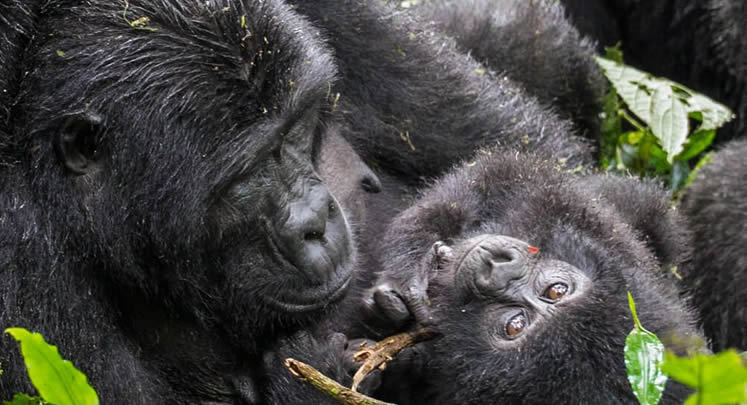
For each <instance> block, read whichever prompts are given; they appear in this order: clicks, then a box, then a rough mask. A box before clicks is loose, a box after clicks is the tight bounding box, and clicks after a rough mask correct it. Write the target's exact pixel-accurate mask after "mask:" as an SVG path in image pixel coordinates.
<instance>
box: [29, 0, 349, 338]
mask: <svg viewBox="0 0 747 405" xmlns="http://www.w3.org/2000/svg"><path fill="white" fill-rule="evenodd" d="M125 4H126V5H127V6H126V8H125V9H124V13H125V17H126V18H122V14H123V6H122V4H121V3H117V2H108V1H92V2H89V3H87V4H86V6H85V7H76V6H70V5H67V3H65V2H60V3H59V4H57V6H56V7H49V8H48V9H47V10H45V16H44V18H45V21H47V22H48V23H46V24H44V27H45V28H44V29H45V30H46V31H48V32H43V33H40V34H39V35H40V36H39V38H44V41H39V42H38V43H36V44H34V46H35V48H34V50H33V52H32V53H33V54H34V55H36V57H37V58H38V61H37V63H35V64H33V66H34V68H33V69H32V70H31V71H30V73H29V76H28V80H26V81H25V82H24V87H23V90H22V92H21V96H20V97H19V98H20V100H21V101H20V102H19V105H18V111H17V113H18V116H19V117H20V116H22V117H23V118H24V119H19V120H18V121H17V122H18V125H19V127H18V128H17V129H16V131H15V133H18V134H29V136H26V137H23V139H21V140H19V143H21V144H23V143H27V144H26V145H22V146H19V150H24V151H28V153H29V157H28V161H29V162H32V163H30V164H31V168H30V170H35V171H37V172H38V173H39V177H40V178H41V177H44V178H45V179H48V180H49V182H48V183H44V184H42V183H39V184H37V186H38V187H39V190H38V194H39V195H41V196H42V200H43V199H48V200H49V201H46V202H44V201H42V202H40V204H42V206H45V207H51V206H62V207H66V208H65V209H66V210H67V211H66V212H67V213H65V214H61V217H66V218H67V221H69V224H62V225H61V226H59V227H57V228H56V229H58V230H59V232H60V234H61V235H67V234H69V233H73V234H75V235H76V238H75V240H78V241H86V246H87V248H89V249H91V251H92V253H87V254H86V255H82V256H81V257H88V258H90V260H88V261H85V262H84V263H82V264H81V267H83V268H84V271H86V270H88V269H90V270H91V271H94V270H95V271H96V274H101V275H104V276H105V277H108V278H110V279H112V280H114V282H115V283H116V285H117V286H119V288H120V290H121V291H122V295H123V296H141V295H144V296H145V297H146V298H147V299H151V300H153V301H154V302H155V303H157V305H159V306H166V307H170V308H171V309H170V310H177V311H178V312H179V313H187V314H190V316H194V317H195V318H196V320H197V321H198V322H206V323H209V324H208V325H207V327H216V325H217V327H220V328H227V329H228V330H229V331H230V332H229V334H230V335H231V336H235V337H236V338H237V339H238V340H239V341H240V342H241V344H243V345H251V343H252V341H253V339H254V337H256V336H261V337H262V339H263V340H270V339H271V338H272V336H270V334H269V332H268V331H273V332H272V333H279V332H278V331H286V330H292V329H293V328H294V327H297V326H298V325H302V324H305V323H308V322H312V321H313V319H314V317H313V316H309V315H310V314H312V313H318V312H320V311H319V310H320V309H322V308H325V307H327V306H329V304H330V303H332V302H334V301H336V300H337V299H339V298H340V297H341V296H342V295H343V293H344V292H345V291H346V288H347V285H348V282H349V280H350V278H351V275H352V265H351V262H352V260H353V255H354V251H353V246H352V244H351V239H350V232H349V230H348V225H347V223H346V219H345V216H344V215H343V213H342V211H341V210H340V207H339V205H338V203H337V202H336V200H335V198H334V196H332V195H331V194H330V192H329V191H328V189H327V188H326V186H325V185H324V183H323V182H322V181H321V179H320V176H319V175H318V174H317V168H316V166H317V163H318V160H319V158H318V156H319V154H320V152H319V145H320V143H321V139H322V138H323V137H324V134H325V132H326V131H327V128H328V126H329V124H328V123H329V121H330V120H331V116H330V113H329V107H328V102H327V100H326V97H327V96H326V95H327V92H328V90H329V87H330V86H331V83H332V82H333V80H334V76H335V68H334V65H333V63H332V61H331V60H332V59H331V56H330V54H329V52H328V51H327V50H326V49H325V48H324V47H323V46H322V45H321V44H320V42H319V41H318V40H316V39H315V38H314V36H315V31H314V29H313V28H312V27H310V26H309V25H308V24H307V23H306V22H305V21H303V20H302V19H301V18H300V17H298V16H297V15H296V14H295V13H293V12H292V11H291V10H290V9H289V8H288V7H287V6H286V5H285V4H284V3H281V2H248V1H238V0H237V1H228V0H227V1H214V2H213V1H209V2H202V1H199V2H198V1H187V2H184V1H166V2H154V1H148V0H131V1H129V2H127V3H125ZM253 16H256V18H255V17H253ZM141 17H148V20H147V27H139V28H138V27H133V26H130V25H129V24H128V21H132V20H135V19H137V18H141ZM102 44H105V47H106V51H104V50H103V49H102ZM81 72H85V74H82V73H81ZM32 168H33V169H32ZM52 189H54V190H52ZM61 237H62V238H64V236H61ZM71 243H73V245H74V246H81V245H79V244H78V242H75V241H72V242H71ZM211 325H212V326H211ZM279 325H280V327H279Z"/></svg>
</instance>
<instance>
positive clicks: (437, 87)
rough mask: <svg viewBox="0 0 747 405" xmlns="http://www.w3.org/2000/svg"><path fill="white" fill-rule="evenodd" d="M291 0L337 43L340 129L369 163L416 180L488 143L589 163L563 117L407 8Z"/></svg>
mask: <svg viewBox="0 0 747 405" xmlns="http://www.w3.org/2000/svg"><path fill="white" fill-rule="evenodd" d="M292 3H293V4H294V6H295V9H296V10H297V11H299V12H301V13H302V14H304V15H306V16H307V17H308V18H309V19H310V20H311V21H312V23H314V24H315V25H316V26H317V27H319V28H320V29H321V30H322V32H323V35H324V36H325V38H326V40H327V42H328V43H329V45H330V46H331V47H332V48H333V50H334V53H335V56H336V60H337V62H338V68H339V72H340V80H339V82H338V86H337V87H336V88H335V89H334V90H335V91H339V93H340V100H339V103H338V107H339V109H340V111H341V112H342V114H343V116H344V117H345V119H346V121H347V123H348V127H347V130H346V131H345V132H344V134H343V135H344V136H345V137H346V138H347V139H348V140H349V141H350V142H351V144H352V145H353V146H354V147H355V149H356V150H357V151H358V152H359V153H360V154H361V155H362V157H363V159H364V161H365V162H368V163H371V164H372V166H373V167H374V169H376V168H380V169H381V170H382V171H385V172H387V173H393V174H395V175H396V176H397V177H398V178H400V179H402V180H404V181H409V182H419V181H421V180H422V178H423V177H426V178H427V177H432V176H436V175H438V174H440V173H443V172H445V171H446V170H448V169H449V168H451V167H452V166H453V165H454V164H455V163H457V162H459V161H460V160H462V159H466V158H468V157H470V156H471V155H472V153H473V152H474V150H475V148H476V147H477V146H483V145H492V144H501V145H504V146H513V147H516V148H518V149H520V150H537V151H541V152H546V153H548V154H552V155H554V156H556V157H557V159H558V160H560V161H561V162H562V163H563V164H564V165H565V166H567V167H569V168H576V167H577V166H578V165H581V164H583V165H587V166H589V165H592V164H593V159H592V158H591V156H592V155H591V152H590V150H589V148H588V146H587V145H586V143H585V142H582V141H580V140H579V139H577V138H575V137H574V136H573V135H572V134H573V126H572V124H571V123H570V122H569V121H566V120H561V119H559V118H558V117H557V116H556V115H555V114H554V113H552V112H551V111H549V110H548V108H547V107H542V106H540V105H539V104H538V103H537V101H536V100H535V99H534V98H532V97H530V96H528V95H527V94H526V92H525V91H524V90H523V89H522V88H521V87H520V86H519V85H517V84H516V83H515V82H513V81H511V80H508V79H506V78H505V77H500V76H497V75H496V74H495V73H494V72H492V71H490V70H488V71H486V72H484V71H485V69H484V66H483V65H481V64H480V63H479V62H477V61H476V60H475V59H474V58H472V57H470V56H469V55H467V54H466V53H464V52H461V51H460V48H459V46H458V45H457V43H456V42H455V41H454V40H453V39H452V38H449V37H448V36H446V35H444V34H441V33H439V32H438V31H433V30H432V29H430V27H429V25H428V24H425V23H423V22H422V21H420V20H419V19H418V18H416V17H415V16H413V15H412V14H410V13H403V12H401V11H398V10H395V9H393V8H392V7H391V5H389V4H384V2H378V1H373V0H368V1H357V0H344V1H311V0H309V1H301V0H294V1H292ZM538 24H539V22H538ZM528 29H529V28H528ZM482 72H484V73H482Z"/></svg>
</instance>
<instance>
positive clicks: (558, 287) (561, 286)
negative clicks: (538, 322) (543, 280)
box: [542, 283, 568, 301]
mask: <svg viewBox="0 0 747 405" xmlns="http://www.w3.org/2000/svg"><path fill="white" fill-rule="evenodd" d="M566 294H568V285H567V284H565V283H555V284H553V285H551V286H550V287H547V290H545V292H544V293H543V294H542V296H543V297H545V298H547V299H549V300H550V301H557V300H559V299H561V298H563V297H564V296H565V295H566Z"/></svg>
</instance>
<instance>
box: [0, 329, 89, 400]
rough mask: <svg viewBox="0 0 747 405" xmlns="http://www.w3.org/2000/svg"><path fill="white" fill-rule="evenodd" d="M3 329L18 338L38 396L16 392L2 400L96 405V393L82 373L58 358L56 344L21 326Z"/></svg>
mask: <svg viewBox="0 0 747 405" xmlns="http://www.w3.org/2000/svg"><path fill="white" fill-rule="evenodd" d="M5 332H6V333H8V334H10V335H11V336H13V337H14V338H15V339H16V340H17V341H18V342H20V344H21V354H23V360H24V362H25V363H26V369H27V371H28V374H29V378H30V379H31V383H32V384H34V387H35V388H36V390H37V391H38V392H39V395H40V398H37V397H29V396H27V395H25V394H19V395H16V396H15V397H13V400H12V401H10V402H8V401H6V402H4V404H9V405H26V404H40V403H45V402H46V403H52V404H55V405H98V403H99V398H98V395H96V391H94V389H93V388H92V387H91V386H90V385H89V384H88V381H87V379H86V376H85V375H84V374H83V373H81V372H80V371H79V370H78V369H76V368H75V366H73V364H72V363H71V362H70V361H68V360H64V359H62V357H61V356H60V354H59V352H58V351H57V347H56V346H53V345H50V344H48V343H47V342H45V341H44V338H43V337H42V335H41V334H39V333H32V332H29V331H28V330H26V329H23V328H8V329H6V330H5ZM42 400H43V402H42Z"/></svg>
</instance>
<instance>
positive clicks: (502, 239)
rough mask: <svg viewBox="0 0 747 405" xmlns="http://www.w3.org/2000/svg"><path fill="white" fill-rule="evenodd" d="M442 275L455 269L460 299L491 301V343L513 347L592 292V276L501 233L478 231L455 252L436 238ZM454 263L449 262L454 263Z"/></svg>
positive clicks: (506, 347)
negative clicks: (541, 256)
mask: <svg viewBox="0 0 747 405" xmlns="http://www.w3.org/2000/svg"><path fill="white" fill-rule="evenodd" d="M434 252H435V254H436V255H437V258H438V259H437V260H438V261H439V266H440V268H441V269H440V270H439V271H440V272H442V274H440V275H439V276H438V277H444V276H445V275H444V274H448V273H452V274H453V277H454V281H453V282H452V285H454V286H455V288H456V290H457V291H459V292H460V295H461V297H460V298H461V300H462V302H464V303H468V302H470V301H473V300H480V301H484V302H486V303H487V302H491V303H492V304H489V307H490V308H489V309H488V310H487V311H486V317H488V318H489V319H486V323H488V324H490V325H493V328H491V331H490V334H491V335H492V338H491V341H492V344H493V345H494V346H495V347H497V348H501V349H508V348H511V347H514V346H517V345H519V344H520V341H521V338H522V337H524V336H526V335H527V334H531V333H532V329H534V328H540V327H542V326H541V325H543V323H545V322H551V318H552V317H553V316H554V315H555V312H556V311H559V310H561V308H563V307H565V306H567V305H569V304H570V303H571V302H573V301H574V300H575V299H577V298H579V297H583V296H585V295H586V294H588V290H589V288H590V287H591V280H589V278H588V277H587V276H586V275H585V274H583V273H582V272H581V271H580V270H579V269H578V268H576V267H574V266H573V265H571V264H569V263H567V262H564V261H560V260H554V259H541V258H540V255H539V249H538V248H536V247H533V246H530V245H529V244H527V243H526V242H524V241H521V240H518V239H514V238H511V237H508V236H501V235H490V234H488V235H479V236H476V237H472V238H469V239H467V240H465V241H463V242H461V243H460V244H459V245H458V246H457V247H456V248H455V249H454V251H452V250H451V248H449V247H448V246H447V245H445V244H442V243H440V242H437V244H436V246H435V247H434ZM449 262H450V263H449ZM449 277H451V275H449Z"/></svg>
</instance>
